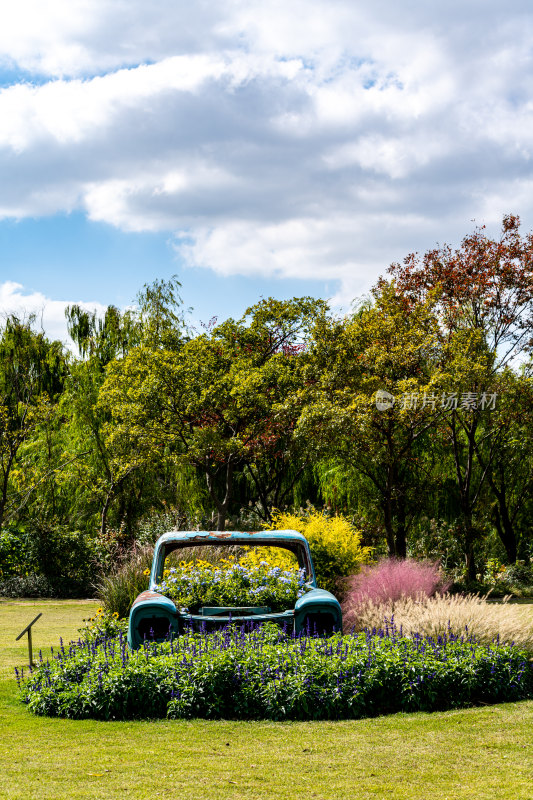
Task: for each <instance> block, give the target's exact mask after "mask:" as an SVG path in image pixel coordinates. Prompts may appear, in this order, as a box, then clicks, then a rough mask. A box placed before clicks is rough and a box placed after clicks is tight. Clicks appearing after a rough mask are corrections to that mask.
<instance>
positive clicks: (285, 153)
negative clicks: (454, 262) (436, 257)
mask: <svg viewBox="0 0 533 800" xmlns="http://www.w3.org/2000/svg"><path fill="white" fill-rule="evenodd" d="M0 5H1V6H2V14H3V26H2V28H1V30H0V64H1V63H3V64H4V65H6V66H8V67H9V66H11V68H12V69H14V70H15V72H16V70H26V72H25V73H22V74H21V76H20V80H18V81H17V80H13V81H12V82H11V85H8V86H6V87H5V88H4V89H3V90H1V91H0V170H1V171H2V174H3V176H4V177H3V183H2V190H1V192H0V216H3V217H16V218H20V217H25V216H31V215H37V216H39V215H46V214H55V213H57V212H63V211H67V212H70V211H74V210H80V209H81V210H83V211H85V212H86V213H87V214H88V216H89V217H90V218H91V219H92V220H98V221H104V222H107V223H109V224H111V225H115V226H117V227H119V228H121V229H123V230H127V231H169V232H173V233H174V234H175V236H176V248H177V249H178V251H179V252H180V253H181V254H182V255H183V256H184V257H185V258H186V260H187V262H188V263H190V264H194V265H198V266H206V267H207V266H209V267H211V268H213V269H215V270H216V271H218V272H220V273H221V274H248V275H252V274H263V275H265V274H272V273H274V274H276V275H279V276H284V277H292V278H294V277H306V278H319V279H323V280H332V279H339V280H340V281H341V282H342V286H343V288H342V290H341V294H343V295H344V296H348V294H349V293H350V292H354V291H356V290H358V289H357V287H363V286H367V285H368V284H369V283H371V282H372V281H373V280H374V279H375V277H376V275H377V274H378V273H380V272H382V271H383V269H384V268H385V267H386V266H387V265H388V263H390V262H391V261H392V260H396V259H400V258H402V256H403V255H404V254H406V253H407V252H409V251H410V250H412V249H419V250H420V249H423V248H425V247H429V246H432V245H433V244H434V243H435V242H436V241H437V240H438V241H443V240H455V241H457V239H458V238H460V236H461V235H463V234H464V233H466V232H467V229H468V226H469V224H470V220H471V219H472V218H477V219H478V220H480V221H481V220H482V219H485V220H487V221H488V222H489V223H490V224H497V222H498V220H499V219H501V216H502V215H503V213H506V212H514V213H519V214H521V216H522V217H523V218H524V221H525V222H526V224H527V223H529V222H533V200H532V195H531V192H530V191H529V188H530V186H531V182H532V181H533V174H532V162H533V158H532V156H533V144H532V143H533V136H532V133H533V81H532V71H533V62H532V55H531V47H530V42H531V35H532V32H533V31H532V28H533V23H532V18H531V15H530V9H529V5H528V4H526V3H524V2H521V1H520V0H510V2H509V3H508V4H507V5H506V7H505V9H503V7H502V6H501V4H498V3H496V2H495V1H494V0H492V1H489V2H484V3H483V4H481V3H475V2H474V3H470V4H464V3H463V4H460V5H459V3H458V2H453V0H451V2H450V3H448V4H445V5H442V4H441V5H440V6H435V5H434V4H428V3H427V2H423V1H422V0H417V1H415V0H412V1H411V2H406V3H400V4H399V3H393V2H392V0H376V2H374V3H372V4H371V5H370V4H366V5H364V4H356V3H353V2H352V0H305V2H304V0H294V2H291V3H289V4H287V3H286V2H282V0H225V1H224V2H222V3H219V4H216V5H213V4H212V3H207V2H204V0H194V1H193V2H188V3H185V2H184V0H179V2H178V1H177V0H157V2H155V3H153V4H150V5H147V4H146V3H141V2H139V0H130V2H128V3H126V2H125V0H117V1H116V2H113V3H109V2H104V0H91V2H89V1H88V0H83V1H82V0H69V2H67V1H66V0H50V2H49V3H47V4H43V3H41V2H37V0H20V2H19V3H17V4H15V6H13V5H12V4H11V3H9V4H8V3H7V2H4V3H1V0H0ZM4 6H5V8H4ZM32 76H33V77H34V83H31V82H28V80H29V79H30V78H32ZM23 78H24V80H23Z"/></svg>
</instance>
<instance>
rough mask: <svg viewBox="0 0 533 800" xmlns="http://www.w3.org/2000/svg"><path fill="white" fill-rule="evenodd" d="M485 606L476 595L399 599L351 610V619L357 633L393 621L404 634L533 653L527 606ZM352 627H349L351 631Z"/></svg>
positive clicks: (532, 612) (532, 613) (531, 614)
mask: <svg viewBox="0 0 533 800" xmlns="http://www.w3.org/2000/svg"><path fill="white" fill-rule="evenodd" d="M508 601H509V598H508V597H507V598H505V599H504V601H503V602H502V603H488V602H487V600H486V598H485V597H480V596H479V595H466V596H463V595H450V594H443V595H435V596H433V597H425V596H420V597H418V598H415V599H413V598H410V597H406V598H402V599H400V600H398V601H395V602H392V601H389V602H386V603H373V602H371V601H369V602H366V603H364V604H361V605H359V606H358V607H357V608H354V609H353V610H352V611H353V613H352V614H351V615H350V620H351V622H352V626H353V620H355V628H356V630H364V629H370V630H371V629H372V628H382V627H383V626H384V624H387V623H390V622H391V620H392V621H393V623H394V625H396V627H397V628H398V629H402V631H403V633H404V634H407V635H413V634H420V635H421V636H433V637H437V636H443V635H445V634H448V633H450V632H451V633H453V634H455V635H456V636H462V635H468V636H475V637H476V638H477V639H478V640H479V641H480V642H484V643H485V644H490V643H491V642H493V641H494V640H495V639H498V640H499V642H500V643H509V644H510V643H514V644H515V645H516V646H518V647H520V648H524V649H526V650H528V651H529V652H532V653H533V608H532V607H531V606H529V605H515V604H510V603H509V602H508ZM352 626H351V627H352Z"/></svg>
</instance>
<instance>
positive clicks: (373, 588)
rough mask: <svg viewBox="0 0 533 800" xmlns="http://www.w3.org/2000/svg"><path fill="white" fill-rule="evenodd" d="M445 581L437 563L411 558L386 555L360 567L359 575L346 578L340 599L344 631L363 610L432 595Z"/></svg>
mask: <svg viewBox="0 0 533 800" xmlns="http://www.w3.org/2000/svg"><path fill="white" fill-rule="evenodd" d="M447 585H449V584H447V582H446V580H445V578H444V576H443V574H442V572H441V570H440V567H439V565H438V564H436V563H431V562H429V561H415V560H414V559H410V558H406V559H398V558H386V559H382V560H381V561H380V562H378V563H377V564H375V565H373V566H370V567H363V568H362V570H361V572H360V573H359V574H358V575H353V576H351V577H350V578H349V579H348V581H347V591H346V595H345V598H344V602H343V620H344V626H345V630H351V628H352V627H353V626H354V625H356V626H357V627H360V626H358V625H357V620H358V618H359V617H360V615H361V613H362V609H363V608H364V607H365V606H366V605H367V604H371V605H372V606H373V607H379V606H380V605H384V604H385V605H387V607H390V606H392V607H394V604H395V603H396V602H398V600H401V599H402V598H406V597H411V598H418V597H431V596H432V595H434V594H435V593H436V592H443V591H444V590H445V589H446V588H447Z"/></svg>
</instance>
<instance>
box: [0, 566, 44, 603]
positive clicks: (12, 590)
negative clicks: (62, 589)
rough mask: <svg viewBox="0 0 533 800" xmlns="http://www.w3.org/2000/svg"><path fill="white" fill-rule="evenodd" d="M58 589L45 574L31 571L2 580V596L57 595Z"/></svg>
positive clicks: (0, 583) (0, 584) (0, 591)
mask: <svg viewBox="0 0 533 800" xmlns="http://www.w3.org/2000/svg"><path fill="white" fill-rule="evenodd" d="M55 596H56V590H55V588H54V587H53V586H52V585H51V584H50V583H49V581H48V580H47V578H45V577H44V575H36V574H35V573H34V572H30V573H29V574H28V575H13V576H12V577H10V578H4V579H3V580H0V597H55Z"/></svg>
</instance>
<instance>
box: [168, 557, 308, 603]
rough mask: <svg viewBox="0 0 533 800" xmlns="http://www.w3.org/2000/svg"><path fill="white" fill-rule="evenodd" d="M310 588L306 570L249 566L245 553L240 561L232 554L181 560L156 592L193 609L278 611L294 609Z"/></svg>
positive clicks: (261, 562) (264, 564)
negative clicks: (215, 558) (214, 559)
mask: <svg viewBox="0 0 533 800" xmlns="http://www.w3.org/2000/svg"><path fill="white" fill-rule="evenodd" d="M311 588H312V587H311V585H310V584H309V583H308V582H306V579H305V571H304V570H303V569H297V568H286V569H282V568H281V567H278V566H272V565H270V564H269V563H268V562H267V561H260V562H259V563H258V564H252V565H249V564H247V563H246V556H245V557H244V559H242V560H241V561H236V560H235V559H234V558H232V557H231V556H230V558H228V559H222V560H221V561H220V562H219V563H217V564H210V563H209V562H207V561H199V562H198V561H196V562H193V561H188V562H187V561H182V562H181V563H180V564H179V565H178V566H177V567H171V568H170V569H169V570H165V573H164V576H163V582H162V583H161V584H160V585H158V586H157V587H156V591H159V592H161V593H162V594H164V595H166V596H167V597H170V598H171V599H172V600H174V602H175V603H176V606H178V607H185V608H187V609H188V610H189V611H192V612H196V611H198V609H199V608H200V606H266V607H268V608H269V609H270V611H272V612H276V611H285V610H286V609H288V608H293V607H294V604H295V603H296V600H297V599H298V598H299V597H301V596H302V595H303V594H305V592H306V591H309V590H310V589H311Z"/></svg>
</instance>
